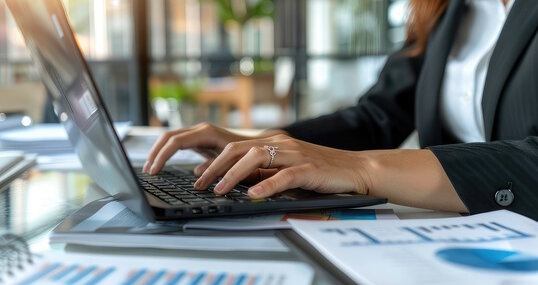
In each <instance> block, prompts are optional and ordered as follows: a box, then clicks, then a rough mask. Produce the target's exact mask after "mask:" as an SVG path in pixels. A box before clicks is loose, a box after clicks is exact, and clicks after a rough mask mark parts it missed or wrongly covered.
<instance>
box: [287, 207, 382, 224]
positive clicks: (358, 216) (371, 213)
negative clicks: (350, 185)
mask: <svg viewBox="0 0 538 285" xmlns="http://www.w3.org/2000/svg"><path fill="white" fill-rule="evenodd" d="M288 219H296V220H312V221H339V220H375V219H376V212H375V210H373V209H342V210H333V211H328V210H327V211H323V210H321V211H312V212H308V213H289V214H285V215H284V216H283V217H282V219H281V221H283V222H285V221H287V220H288Z"/></svg>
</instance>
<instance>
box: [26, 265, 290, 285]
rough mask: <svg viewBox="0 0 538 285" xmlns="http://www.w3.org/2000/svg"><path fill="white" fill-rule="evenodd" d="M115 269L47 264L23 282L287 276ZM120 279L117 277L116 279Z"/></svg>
mask: <svg viewBox="0 0 538 285" xmlns="http://www.w3.org/2000/svg"><path fill="white" fill-rule="evenodd" d="M121 271H122V270H119V269H116V268H115V267H99V266H96V265H95V266H80V265H76V264H73V265H66V264H61V263H45V264H43V265H42V266H41V267H40V269H39V270H38V272H37V273H35V274H34V275H32V276H30V277H29V278H27V279H26V280H24V281H23V282H22V283H20V284H23V285H27V284H68V285H75V284H85V285H97V284H110V283H108V282H107V280H108V281H110V280H109V279H107V277H109V276H110V275H112V274H114V273H116V274H120V275H121V278H120V279H121V280H122V281H121V282H119V284H124V285H150V284H151V285H152V284H163V285H164V284H166V285H174V284H192V285H220V284H222V285H256V284H273V282H275V281H276V280H279V279H280V280H282V278H284V277H283V276H275V275H271V274H261V273H260V274H258V275H249V274H231V273H226V272H220V273H214V272H206V271H200V272H195V271H181V270H180V271H176V272H170V271H167V270H150V269H146V268H141V269H133V270H129V271H126V272H121ZM114 279H115V280H117V276H116V278H114Z"/></svg>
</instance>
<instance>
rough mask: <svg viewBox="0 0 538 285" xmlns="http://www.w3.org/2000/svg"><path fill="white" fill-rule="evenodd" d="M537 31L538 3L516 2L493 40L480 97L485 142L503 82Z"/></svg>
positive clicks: (491, 129)
mask: <svg viewBox="0 0 538 285" xmlns="http://www.w3.org/2000/svg"><path fill="white" fill-rule="evenodd" d="M537 28H538V2H536V1H526V0H516V1H515V2H514V6H512V9H511V10H510V13H509V14H508V18H507V19H506V22H505V23H504V27H503V29H502V31H501V34H500V36H499V39H498V40H497V45H496V46H495V49H494V50H493V54H492V56H491V59H490V62H489V67H488V72H487V75H486V83H485V85H484V95H483V97H482V110H483V114H484V130H485V135H486V141H491V139H492V135H493V124H494V123H495V122H494V121H495V112H496V110H497V105H498V103H499V99H500V97H501V94H502V91H503V88H504V85H505V83H506V80H507V79H508V76H509V75H510V73H511V72H512V70H513V69H514V67H515V64H516V63H517V61H518V59H519V58H520V57H521V55H522V54H523V52H524V50H525V48H526V47H527V46H528V44H529V41H530V40H531V39H532V37H533V36H534V35H535V33H536V30H537Z"/></svg>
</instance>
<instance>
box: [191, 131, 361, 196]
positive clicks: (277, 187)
mask: <svg viewBox="0 0 538 285" xmlns="http://www.w3.org/2000/svg"><path fill="white" fill-rule="evenodd" d="M271 147H274V150H275V153H274V159H271V154H270V150H271ZM365 164H366V159H365V158H364V157H363V156H361V155H360V153H359V152H350V151H343V150H336V149H332V148H328V147H323V146H319V145H314V144H310V143H307V142H304V141H300V140H297V139H293V138H291V137H289V136H287V135H276V136H272V137H268V138H261V139H251V140H233V142H230V143H228V144H227V145H226V146H225V147H224V149H223V150H222V152H221V154H220V155H219V156H218V157H217V158H216V159H215V160H214V161H213V162H212V163H210V165H209V167H207V169H206V170H205V171H204V172H203V174H202V176H201V177H200V178H199V179H198V181H197V182H196V183H195V185H194V186H195V187H196V188H197V189H206V188H207V187H209V186H210V185H211V184H212V183H213V182H215V181H216V180H217V178H219V177H221V176H222V179H221V180H220V182H219V183H218V184H217V185H216V186H215V189H214V191H215V193H216V194H220V195H224V194H226V193H228V192H229V191H230V190H232V188H233V187H234V186H235V185H237V184H238V183H239V182H241V181H242V180H244V179H245V178H247V177H249V176H251V175H252V173H253V172H254V173H256V172H259V173H260V176H263V177H261V178H265V179H263V180H262V181H261V182H259V183H258V184H256V185H254V186H252V187H251V188H250V189H249V191H248V194H249V196H250V197H251V198H263V197H268V196H271V195H274V194H275V193H278V192H282V191H284V190H287V189H292V188H299V187H300V188H303V189H307V190H313V191H316V192H320V193H343V192H351V191H354V192H358V193H361V194H367V193H368V189H369V175H368V173H366V166H365ZM266 169H269V170H266ZM267 176H270V177H267Z"/></svg>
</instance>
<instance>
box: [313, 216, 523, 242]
mask: <svg viewBox="0 0 538 285" xmlns="http://www.w3.org/2000/svg"><path fill="white" fill-rule="evenodd" d="M319 231H320V233H321V234H330V235H334V236H335V237H336V238H338V239H339V241H340V242H341V246H342V247H353V246H372V245H402V244H417V243H436V242H438V243H445V242H450V243H478V242H492V241H501V240H511V239H522V238H529V237H533V235H530V234H527V233H524V232H521V231H519V230H516V229H514V228H511V227H510V226H507V225H504V224H502V223H498V222H495V221H490V222H480V223H461V224H460V223H451V224H435V225H417V226H401V227H382V226H378V227H375V226H374V227H368V228H359V227H345V228H342V227H326V228H322V229H320V230H319Z"/></svg>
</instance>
